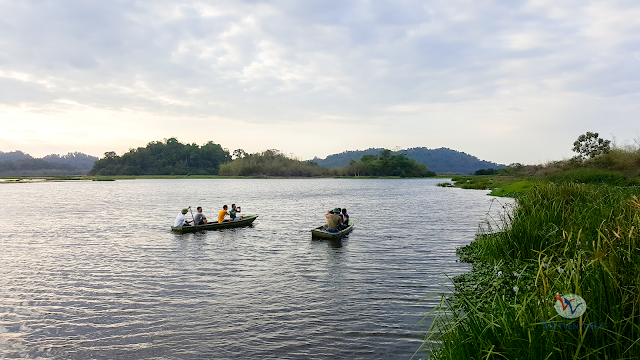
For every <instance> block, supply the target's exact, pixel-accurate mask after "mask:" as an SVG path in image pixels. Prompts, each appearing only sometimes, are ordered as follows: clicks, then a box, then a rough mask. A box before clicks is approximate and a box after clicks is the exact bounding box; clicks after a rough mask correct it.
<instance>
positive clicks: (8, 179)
mask: <svg viewBox="0 0 640 360" xmlns="http://www.w3.org/2000/svg"><path fill="white" fill-rule="evenodd" d="M135 179H427V178H424V177H402V176H289V177H287V176H220V175H135V176H134V175H116V176H58V177H6V178H0V183H2V182H6V183H16V182H35V181H114V180H135Z"/></svg>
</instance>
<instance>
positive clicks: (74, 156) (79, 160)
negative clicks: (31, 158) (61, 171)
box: [42, 151, 98, 170]
mask: <svg viewBox="0 0 640 360" xmlns="http://www.w3.org/2000/svg"><path fill="white" fill-rule="evenodd" d="M42 160H44V161H48V162H53V163H58V164H69V165H71V166H73V167H75V168H78V169H85V170H89V169H92V168H93V164H95V162H96V161H98V158H97V157H95V156H91V155H87V154H83V153H81V152H77V151H76V152H72V153H71V152H70V153H68V154H67V155H58V154H51V155H47V156H45V157H43V158H42Z"/></svg>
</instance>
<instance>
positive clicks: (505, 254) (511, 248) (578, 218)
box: [425, 183, 640, 359]
mask: <svg viewBox="0 0 640 360" xmlns="http://www.w3.org/2000/svg"><path fill="white" fill-rule="evenodd" d="M639 196H640V190H639V189H637V188H623V187H616V186H608V185H586V184H575V183H561V184H554V183H540V184H534V185H532V186H531V188H530V190H528V191H526V192H524V193H520V194H519V195H518V197H517V206H516V207H514V208H513V209H511V211H509V212H506V213H505V215H504V218H503V219H502V222H499V223H498V224H494V225H493V229H492V230H493V232H491V233H489V232H486V233H482V232H481V233H480V234H479V235H478V238H477V239H476V241H475V242H474V243H472V245H470V246H468V247H465V248H463V249H461V250H460V251H459V256H460V258H461V260H463V261H469V262H472V264H473V269H472V271H471V273H468V274H464V275H462V276H459V277H457V278H454V286H455V290H456V292H455V294H454V296H453V297H451V298H448V299H445V301H444V302H443V303H442V308H441V309H440V313H439V315H438V317H437V318H436V321H435V322H434V326H433V328H432V329H431V331H430V332H429V333H428V335H427V339H426V340H427V341H425V346H432V349H433V350H434V352H433V354H432V357H431V358H432V359H637V358H638V356H639V354H640V340H639V339H640V235H639V232H638V230H639V228H640V200H639V199H638V197H639ZM515 274H517V276H516V275H515ZM556 293H558V294H561V295H563V294H569V293H573V294H578V295H580V296H582V297H583V298H584V299H585V301H586V303H587V307H588V309H587V311H586V313H585V314H584V315H583V316H581V317H580V318H578V319H575V320H570V319H564V318H561V317H560V316H559V315H558V314H557V312H556V311H555V309H554V307H553V306H554V304H555V301H556V300H555V294H556ZM543 320H544V322H543ZM549 321H553V322H556V324H555V327H554V326H549ZM433 340H438V341H437V342H436V343H435V344H437V345H435V346H434V345H429V344H434V343H433Z"/></svg>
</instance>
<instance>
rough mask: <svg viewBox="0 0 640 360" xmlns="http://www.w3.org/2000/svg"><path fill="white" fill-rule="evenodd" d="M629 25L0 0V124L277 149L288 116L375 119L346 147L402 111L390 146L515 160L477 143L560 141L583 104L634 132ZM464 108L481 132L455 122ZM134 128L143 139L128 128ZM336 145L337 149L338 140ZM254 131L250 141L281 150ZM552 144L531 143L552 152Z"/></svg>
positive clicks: (419, 12) (507, 11)
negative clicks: (187, 127)
mask: <svg viewBox="0 0 640 360" xmlns="http://www.w3.org/2000/svg"><path fill="white" fill-rule="evenodd" d="M637 19H640V4H637V3H635V2H631V1H586V2H585V1H570V2H562V3H558V2H552V1H515V2H508V3H504V2H499V1H488V2H463V1H460V2H457V1H456V2H451V1H433V2H428V3H424V2H421V1H399V2H398V1H375V2H370V1H352V2H345V1H304V2H299V1H284V0H282V1H279V0H276V1H217V2H214V3H211V2H200V1H191V2H187V3H176V2H173V1H136V2H134V1H118V2H111V1H109V2H105V1H80V0H78V1H75V0H69V1H65V2H42V1H28V0H27V1H19V2H18V1H1V0H0V24H3V25H2V26H1V27H0V92H1V93H2V96H0V104H1V105H2V108H3V109H5V111H10V110H7V109H14V110H16V109H18V110H19V111H18V110H16V111H13V110H11V111H13V112H12V114H13V115H12V117H11V119H13V120H12V121H20V119H23V118H25V117H26V116H27V115H25V114H30V115H29V119H34V118H37V117H38V116H42V117H43V118H44V117H46V118H47V119H48V123H50V125H49V126H50V128H51V129H55V128H56V126H57V127H60V126H64V124H65V121H64V120H62V118H64V117H68V118H74V119H79V118H80V117H81V116H85V115H87V111H88V110H87V109H91V110H90V111H89V113H91V114H93V115H92V116H93V117H92V118H91V119H85V122H84V123H81V122H80V123H78V122H76V123H74V126H77V127H79V128H82V129H83V130H85V131H86V132H87V133H88V134H92V133H93V132H94V131H93V129H94V128H95V127H96V126H97V125H95V123H94V122H93V121H92V119H105V117H109V118H110V121H111V122H112V123H113V124H115V126H123V125H127V123H124V122H123V121H124V120H122V119H128V120H126V121H142V122H143V123H145V124H146V123H148V122H152V119H156V120H157V122H159V123H166V121H165V120H164V119H167V118H175V119H183V120H184V121H187V122H191V123H198V124H210V126H211V127H212V128H216V127H220V126H225V125H226V124H227V123H228V122H236V123H240V122H241V123H242V124H245V126H260V128H261V129H263V130H264V131H266V130H265V129H268V128H271V129H272V130H271V131H273V133H268V132H267V133H265V136H269V137H270V138H271V139H274V140H275V139H279V140H278V141H281V142H282V141H284V140H286V139H284V138H281V137H280V136H279V135H278V133H283V128H286V127H290V128H296V129H300V131H303V130H302V129H304V131H309V130H310V129H314V128H315V129H316V131H322V130H323V129H326V127H331V126H333V125H331V124H342V125H344V124H347V123H348V124H349V125H354V126H360V127H365V126H370V125H371V124H378V125H380V126H382V127H381V128H380V129H379V131H380V133H376V134H373V133H371V132H370V131H367V134H368V135H367V137H368V138H363V139H358V141H357V142H358V144H359V145H358V146H359V147H361V148H363V147H368V146H384V144H379V143H373V141H374V140H371V143H369V145H366V143H367V139H375V141H378V142H380V141H381V140H380V139H384V136H385V134H388V133H397V130H395V129H394V130H393V131H390V128H389V127H391V126H393V125H392V124H393V123H395V122H397V121H400V122H403V124H404V128H405V130H404V133H402V132H401V133H398V134H397V135H395V136H396V137H395V139H394V142H397V143H402V142H403V141H402V139H405V141H404V142H406V143H407V144H394V146H395V145H402V146H429V147H434V146H448V147H456V146H457V147H458V148H460V150H463V151H466V152H468V153H472V154H474V155H478V156H483V155H482V154H486V155H484V156H487V157H489V156H490V157H492V158H490V159H489V160H494V161H500V157H505V159H506V160H503V161H505V162H515V161H519V162H526V161H527V159H532V158H531V156H530V155H529V152H530V151H525V150H522V151H519V152H518V151H516V152H510V153H511V154H513V155H512V156H519V157H520V159H510V158H507V156H505V155H502V154H503V153H504V152H505V150H504V148H503V147H498V146H497V145H494V146H493V148H492V149H487V145H486V142H483V141H481V140H478V137H482V136H485V137H491V138H493V137H494V134H493V133H492V129H491V126H492V124H493V123H499V124H505V123H511V124H519V123H527V124H528V123H531V122H533V126H540V127H541V126H545V124H546V123H547V122H546V121H549V119H553V122H555V123H557V124H562V126H563V127H566V128H567V129H575V131H567V132H566V133H563V134H562V137H563V139H562V141H564V142H567V143H570V142H572V141H573V140H572V139H573V138H574V137H576V136H577V134H580V133H583V132H585V131H587V130H589V131H592V130H593V131H597V130H598V129H592V128H585V127H584V123H585V121H584V114H583V113H582V112H581V111H579V110H577V109H576V108H580V107H585V106H587V105H588V104H590V103H591V104H593V103H594V99H597V101H595V103H597V104H598V106H599V108H598V110H597V111H596V113H606V112H607V110H611V109H613V106H617V107H618V108H617V109H620V107H622V109H627V110H613V111H610V112H609V113H610V114H617V115H616V116H619V118H618V119H610V118H609V121H610V124H609V125H607V126H605V127H604V128H606V129H605V130H606V131H603V130H600V131H601V133H606V132H607V131H610V132H616V133H625V132H627V131H629V130H631V131H633V130H635V129H630V127H631V126H632V125H631V119H630V117H629V116H630V114H632V111H635V109H636V108H635V107H634V104H637V103H638V102H637V101H638V100H639V99H638V97H639V96H640V95H639V94H638V91H639V85H640V66H639V65H640V61H638V51H637V49H638V43H639V42H640V21H638V20H637ZM607 99H609V100H607ZM558 102H559V103H560V104H557V103H558ZM550 103H553V104H554V105H553V106H545V104H550ZM563 103H564V105H562V104H563ZM70 104H74V105H73V106H72V105H70ZM534 104H535V105H534ZM532 106H537V107H538V108H535V109H533V108H532ZM588 107H591V106H588ZM496 109H497V110H496ZM19 114H22V115H19ZM38 114H40V115H38ZM56 114H57V115H56ZM134 114H135V115H134ZM532 114H537V116H539V117H541V118H542V119H545V120H544V121H543V120H537V119H534V118H532ZM132 119H137V120H132ZM478 119H482V121H485V122H486V124H487V126H486V127H485V128H484V129H482V127H480V128H479V129H477V131H474V132H473V133H472V132H467V131H465V128H476V126H475V125H473V126H472V125H471V123H472V122H473V121H478ZM442 122H455V123H456V124H460V126H459V127H458V128H455V129H451V128H447V127H442V126H441V123H442ZM300 124H306V125H300ZM384 124H386V125H384ZM464 124H469V125H467V126H465V125H464ZM536 124H538V125H536ZM167 126H168V127H167V128H165V129H158V130H159V131H158V132H164V133H167V134H166V136H163V137H167V136H172V135H171V134H169V133H170V132H171V131H172V128H171V125H167ZM207 126H209V125H207ZM376 126H377V125H376ZM384 126H387V127H386V128H385V127H384ZM98 128H99V126H98ZM428 128H437V129H438V131H440V133H439V134H440V137H439V138H441V139H447V140H448V141H451V143H449V144H443V143H442V142H441V141H438V137H434V136H433V135H432V133H429V135H428V136H427V135H426V134H425V136H423V138H424V139H425V141H424V142H425V143H422V144H419V142H420V140H419V139H416V137H417V136H418V135H417V132H416V129H428ZM499 128H500V129H513V131H502V130H501V131H500V133H501V134H504V135H503V136H505V138H504V139H502V138H500V139H499V140H500V141H499V143H500V144H507V145H508V146H511V145H509V144H512V143H513V144H514V146H517V144H518V143H522V140H521V139H520V140H518V141H513V138H512V139H509V138H507V136H511V137H514V136H515V137H517V136H518V135H519V134H520V135H524V134H525V133H518V131H526V130H517V129H520V127H519V126H514V125H510V126H506V127H505V126H500V127H499ZM540 129H541V130H540V131H542V132H544V131H545V130H544V129H542V128H540ZM160 130H161V131H160ZM16 131H17V130H16ZM478 131H479V133H478ZM547 131H553V130H552V129H548V130H547ZM287 133H288V134H289V136H301V137H302V138H305V139H307V138H306V136H305V135H301V134H297V135H296V134H293V133H291V132H289V131H287ZM403 134H404V135H403ZM5 136H6V138H9V137H10V136H11V134H9V135H5ZM15 136H18V135H15ZM89 136H92V135H89ZM229 136H234V138H233V139H232V140H233V141H237V142H239V143H240V142H242V141H243V139H242V136H241V135H240V134H235V135H233V134H231V133H230V134H229ZM235 136H237V137H235ZM403 136H404V137H403ZM554 136H555V135H554ZM200 137H202V138H203V141H206V140H211V139H212V140H214V141H221V140H218V139H216V138H215V135H204V134H203V135H200V136H199V137H197V138H198V141H200ZM204 137H208V138H207V139H204ZM143 138H145V139H146V141H152V140H157V139H156V138H149V137H148V135H147V136H145V134H144V133H141V134H139V135H136V139H140V140H139V141H141V140H142V139H143ZM65 139H67V138H65ZM336 139H337V140H331V141H335V142H336V145H337V144H341V145H340V146H342V147H344V148H345V149H347V148H353V147H352V146H349V145H350V143H349V142H348V141H349V140H348V139H349V138H348V137H342V136H339V137H337V138H336ZM185 140H186V139H185ZM66 141H68V140H66ZM186 141H190V140H186ZM256 141H257V143H255V144H256V145H255V146H256V147H257V148H256V150H259V148H258V147H260V146H264V147H279V146H278V144H273V143H271V142H269V141H268V140H260V139H259V138H258V139H257V140H256ZM12 143H15V142H12ZM304 143H305V144H307V146H306V147H301V148H300V149H289V151H292V152H297V153H298V154H299V155H301V156H303V157H309V158H310V157H313V156H314V155H323V153H321V152H320V149H324V143H325V142H323V141H321V140H315V141H314V140H310V139H307V140H306V141H305V142H304ZM409 143H410V144H409ZM527 143H528V144H529V145H530V146H535V144H536V143H535V141H533V140H531V141H528V142H527ZM104 146H105V148H108V149H111V147H109V145H108V144H104ZM464 146H466V148H463V147H464ZM235 147H244V148H245V149H247V148H249V146H247V145H243V144H241V143H240V144H238V145H237V146H235ZM332 147H335V146H333V145H332ZM565 147H566V146H565ZM560 149H561V148H560V147H553V146H552V147H550V148H546V149H544V150H541V151H542V153H544V154H545V155H544V156H545V157H553V156H554V155H553V154H554V153H555V154H560V153H561V152H560ZM0 150H4V151H8V150H12V149H0ZM69 150H70V151H74V150H76V149H69ZM105 151H106V150H105ZM323 151H324V150H323ZM326 153H327V152H326V151H324V154H326ZM523 159H524V160H523Z"/></svg>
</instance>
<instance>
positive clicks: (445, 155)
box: [311, 147, 506, 174]
mask: <svg viewBox="0 0 640 360" xmlns="http://www.w3.org/2000/svg"><path fill="white" fill-rule="evenodd" d="M382 150H383V149H380V148H370V149H367V150H356V151H344V152H341V153H339V154H333V155H329V156H327V157H326V158H325V159H320V158H318V157H315V158H313V160H311V161H313V162H316V163H318V165H320V166H323V167H327V168H333V167H341V166H347V165H349V162H350V161H351V160H359V159H360V158H361V157H362V156H363V155H377V154H379V153H380V151H382ZM394 154H406V155H407V157H408V158H411V159H415V160H416V161H417V162H419V163H423V164H425V165H427V169H429V170H431V171H434V172H436V173H455V174H473V173H474V172H476V171H477V170H480V169H501V168H504V167H506V165H502V164H496V163H494V162H491V161H485V160H480V159H478V158H477V157H475V156H472V155H469V154H467V153H464V152H460V151H456V150H451V149H448V148H439V149H427V148H425V147H419V148H410V149H406V150H400V151H396V152H394Z"/></svg>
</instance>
